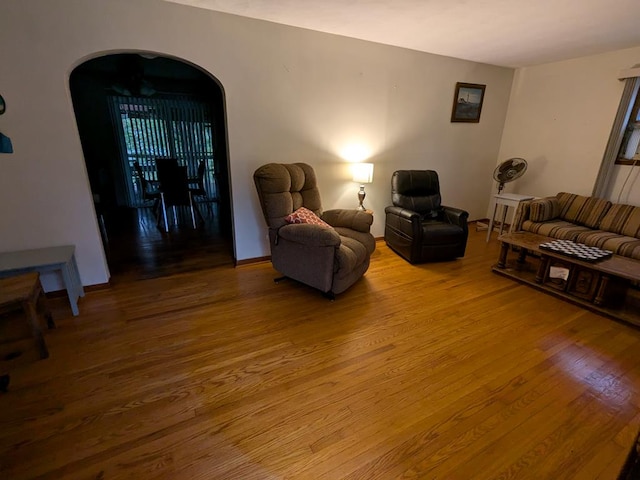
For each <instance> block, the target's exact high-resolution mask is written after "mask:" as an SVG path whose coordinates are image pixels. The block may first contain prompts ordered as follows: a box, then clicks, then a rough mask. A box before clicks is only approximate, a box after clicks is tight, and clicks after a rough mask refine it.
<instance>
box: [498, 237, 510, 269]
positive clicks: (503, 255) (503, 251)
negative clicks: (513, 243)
mask: <svg viewBox="0 0 640 480" xmlns="http://www.w3.org/2000/svg"><path fill="white" fill-rule="evenodd" d="M507 253H509V244H508V243H507V242H502V244H501V245H500V256H499V257H498V268H504V267H506V266H507Z"/></svg>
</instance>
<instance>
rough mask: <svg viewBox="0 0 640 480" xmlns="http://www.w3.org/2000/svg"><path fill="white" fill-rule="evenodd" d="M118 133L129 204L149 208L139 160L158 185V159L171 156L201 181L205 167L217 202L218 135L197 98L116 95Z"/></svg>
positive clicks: (207, 184)
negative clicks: (138, 171)
mask: <svg viewBox="0 0 640 480" xmlns="http://www.w3.org/2000/svg"><path fill="white" fill-rule="evenodd" d="M109 110H110V112H111V118H112V125H113V127H114V133H115V136H116V138H117V139H118V143H119V147H120V159H121V169H122V172H121V174H122V176H123V178H124V179H125V184H126V188H125V189H124V191H123V192H121V193H122V195H124V196H125V199H124V203H125V204H126V205H128V206H132V207H138V206H142V205H144V201H143V199H142V184H141V181H140V179H138V178H137V175H136V174H135V169H134V167H133V164H134V163H135V162H137V163H138V164H139V165H140V167H141V169H142V172H143V175H144V176H145V178H146V179H147V180H148V181H152V182H153V181H157V180H158V177H157V172H156V165H155V159H156V158H158V157H170V158H175V159H177V161H178V163H179V164H181V165H184V166H186V167H187V175H188V176H189V177H190V178H196V177H197V175H198V165H199V164H200V163H201V162H204V163H205V166H206V167H205V175H204V179H203V180H204V187H205V190H206V191H207V197H208V198H209V199H213V200H215V199H217V196H218V191H217V184H216V177H215V175H216V171H215V170H216V169H215V135H214V133H215V132H214V125H213V121H212V115H211V109H210V107H209V105H208V104H207V103H206V102H202V101H198V100H195V99H193V98H191V97H182V96H180V97H175V98H169V99H167V98H149V97H129V96H115V95H114V96H110V97H109Z"/></svg>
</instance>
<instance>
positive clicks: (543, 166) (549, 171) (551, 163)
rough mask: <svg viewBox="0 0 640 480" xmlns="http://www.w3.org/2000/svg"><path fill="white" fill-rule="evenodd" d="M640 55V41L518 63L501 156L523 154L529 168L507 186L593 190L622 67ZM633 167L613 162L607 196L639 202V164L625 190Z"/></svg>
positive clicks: (540, 191) (543, 192)
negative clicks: (548, 60)
mask: <svg viewBox="0 0 640 480" xmlns="http://www.w3.org/2000/svg"><path fill="white" fill-rule="evenodd" d="M637 63H640V47H636V48H631V49H625V50H619V51H615V52H610V53H607V54H602V55H594V56H590V57H584V58H577V59H573V60H568V61H563V62H556V63H550V64H546V65H539V66H535V67H527V68H521V69H519V70H517V71H516V75H515V78H514V82H513V87H512V92H511V99H510V102H509V110H508V113H507V121H506V124H505V129H504V133H503V136H502V144H501V146H500V159H501V160H504V159H506V158H509V157H523V158H525V159H527V160H528V162H529V168H528V170H527V172H526V173H525V175H524V176H523V177H522V178H520V179H519V180H516V181H515V182H513V184H508V188H507V190H511V191H513V192H516V193H526V194H532V195H537V196H547V195H555V194H556V193H558V192H560V191H567V192H572V193H578V194H582V195H590V194H591V191H592V188H593V185H594V183H595V179H596V176H597V175H598V170H599V168H600V163H601V162H602V157H603V154H604V151H605V148H606V146H607V140H608V139H609V134H610V133H611V127H612V126H613V121H614V118H615V115H616V112H617V109H618V105H619V103H620V99H621V96H622V90H623V88H624V83H623V82H621V81H620V80H618V73H619V72H620V71H621V70H624V69H627V68H630V67H632V66H633V65H635V64H637ZM630 170H631V169H630V167H616V178H615V180H614V182H613V188H612V191H611V193H610V195H609V197H610V198H611V199H612V200H613V201H618V198H619V197H620V202H622V203H631V204H634V205H640V179H639V178H638V170H640V168H638V167H636V168H634V170H635V171H634V172H632V176H631V178H630V179H629V181H628V182H627V185H626V187H625V189H624V192H623V194H622V196H620V193H621V187H622V185H623V183H624V181H625V178H626V176H627V174H628V172H629V171H630Z"/></svg>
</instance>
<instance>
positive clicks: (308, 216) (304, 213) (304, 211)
mask: <svg viewBox="0 0 640 480" xmlns="http://www.w3.org/2000/svg"><path fill="white" fill-rule="evenodd" d="M284 221H285V222H287V223H309V224H311V225H319V226H321V227H325V228H331V225H329V224H328V223H327V222H325V221H323V220H322V219H321V218H320V217H318V216H317V215H316V214H315V213H313V212H312V211H311V210H309V209H308V208H304V207H300V208H299V209H297V210H296V211H295V212H293V213H292V214H291V215H287V216H286V217H284Z"/></svg>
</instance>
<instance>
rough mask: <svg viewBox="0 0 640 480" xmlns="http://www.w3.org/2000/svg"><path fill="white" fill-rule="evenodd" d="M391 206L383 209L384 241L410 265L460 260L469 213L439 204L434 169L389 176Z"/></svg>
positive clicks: (466, 232) (466, 234) (401, 171)
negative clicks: (457, 258) (384, 217)
mask: <svg viewBox="0 0 640 480" xmlns="http://www.w3.org/2000/svg"><path fill="white" fill-rule="evenodd" d="M391 197H392V198H391V200H392V202H393V206H388V207H387V208H385V214H386V219H385V228H384V240H385V242H386V243H387V245H388V246H389V247H390V248H391V249H392V250H394V251H395V252H396V253H398V254H399V255H400V256H402V257H403V258H405V259H406V260H408V261H409V262H411V263H421V262H429V261H439V260H452V259H454V258H456V257H463V256H464V251H465V248H466V246H467V237H468V235H469V229H468V226H467V221H468V218H469V213H467V212H466V211H464V210H460V209H458V208H453V207H445V206H443V205H441V204H440V201H441V198H440V183H439V181H438V174H437V173H436V172H435V171H433V170H398V171H396V172H394V173H393V176H392V177H391Z"/></svg>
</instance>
